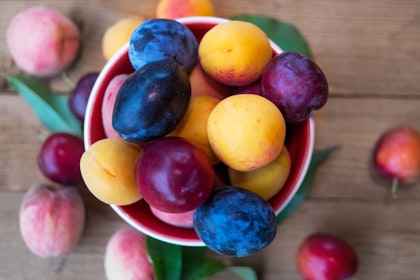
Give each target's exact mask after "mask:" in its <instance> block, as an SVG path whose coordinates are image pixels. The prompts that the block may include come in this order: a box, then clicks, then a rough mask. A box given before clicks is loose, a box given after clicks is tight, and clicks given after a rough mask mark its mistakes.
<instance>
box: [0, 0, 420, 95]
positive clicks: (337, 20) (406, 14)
mask: <svg viewBox="0 0 420 280" xmlns="http://www.w3.org/2000/svg"><path fill="white" fill-rule="evenodd" d="M4 2H5V3H4V5H3V7H5V9H6V10H4V12H3V15H4V16H2V17H1V18H0V28H1V30H6V28H7V25H8V23H9V22H10V20H11V18H12V17H13V15H15V14H16V13H17V12H19V11H20V10H22V9H24V8H27V7H30V6H34V5H39V4H44V5H49V6H51V7H55V8H58V9H60V10H61V11H63V12H64V13H67V14H69V15H71V16H72V17H73V18H74V19H75V20H76V21H77V22H78V23H79V24H81V26H82V40H83V49H82V52H81V54H80V57H79V59H78V61H77V63H76V64H75V65H74V67H73V68H71V69H70V71H69V75H70V76H71V78H73V79H74V80H77V79H78V78H79V77H80V76H81V75H82V74H83V73H85V72H87V71H99V70H100V69H101V68H102V66H103V65H104V63H105V61H104V59H103V58H102V54H101V52H100V48H101V39H102V35H103V33H104V32H105V30H106V28H107V27H108V26H109V25H111V24H112V23H113V22H115V21H116V20H117V19H119V18H121V17H124V16H129V15H130V16H132V15H142V16H143V17H145V18H152V17H154V11H155V10H154V9H155V4H154V2H153V1H142V2H140V3H136V2H133V1H122V2H118V4H115V2H113V1H110V0H108V1H101V4H100V5H97V4H95V3H96V2H97V1H80V0H78V1H71V2H65V3H62V1H57V0H54V1H24V0H19V1H10V0H9V1H4ZM213 2H214V5H215V7H216V12H217V15H218V16H222V17H231V16H234V15H237V14H245V13H248V14H264V15H267V16H271V17H274V18H277V19H279V20H283V21H286V22H290V23H292V24H294V25H295V26H296V27H297V28H298V29H299V30H300V31H301V32H302V34H303V35H304V36H305V38H306V39H307V40H308V41H309V43H310V46H311V48H312V50H313V52H314V55H315V60H316V61H317V62H318V63H319V64H320V66H321V67H322V69H323V70H324V71H325V73H326V75H327V77H328V79H329V82H330V85H331V91H332V92H333V93H335V94H340V95H352V94H358V95H401V96H419V95H420V85H419V83H417V80H418V77H419V76H420V64H419V63H417V62H418V59H419V58H420V40H419V39H418V38H420V20H419V19H418V13H417V11H418V10H419V8H420V1H419V0H402V1H392V0H387V1H381V2H377V1H373V0H371V1H352V2H351V3H349V2H339V1H333V0H328V1H321V0H318V1H309V0H306V1H299V2H296V3H295V2H292V1H286V0H284V1H282V0H276V1H274V0H273V1H266V2H264V5H260V4H259V3H258V2H255V1H246V2H244V3H243V4H241V7H240V8H239V7H238V5H237V2H235V1H233V0H224V1H221V0H214V1H213ZM82 7H86V8H82ZM104 15H106V16H104ZM0 45H5V37H1V38H0ZM416 61H417V62H416ZM11 71H16V69H14V68H13V67H12V66H11V60H10V55H9V54H8V52H6V51H5V50H4V49H3V50H1V52H0V72H11ZM55 82H56V83H57V84H58V85H59V89H61V90H63V91H68V87H66V86H65V84H64V83H63V82H62V81H61V79H56V80H55ZM0 85H1V86H2V87H3V88H4V86H5V83H4V81H2V82H1V83H0Z"/></svg>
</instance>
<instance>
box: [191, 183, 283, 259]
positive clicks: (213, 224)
mask: <svg viewBox="0 0 420 280" xmlns="http://www.w3.org/2000/svg"><path fill="white" fill-rule="evenodd" d="M194 229H195V231H196V232H197V235H198V236H199V238H200V239H201V240H202V241H203V242H204V244H206V246H207V247H209V248H210V249H211V250H213V251H215V252H217V253H219V254H223V255H228V256H233V257H244V256H248V255H251V254H254V253H256V252H258V251H260V250H261V249H263V248H265V247H266V246H268V244H270V243H271V241H272V240H273V239H274V237H275V235H276V230H277V224H276V216H275V214H274V211H273V209H272V208H271V206H270V204H268V202H267V201H265V200H263V199H262V198H261V197H259V196H258V195H257V194H255V193H253V192H250V191H248V190H245V189H241V188H237V187H231V186H223V187H219V188H216V189H215V190H214V192H213V194H212V195H211V197H210V198H209V199H208V200H207V201H206V202H205V203H204V204H203V205H201V206H199V207H198V208H197V209H196V211H195V214H194Z"/></svg>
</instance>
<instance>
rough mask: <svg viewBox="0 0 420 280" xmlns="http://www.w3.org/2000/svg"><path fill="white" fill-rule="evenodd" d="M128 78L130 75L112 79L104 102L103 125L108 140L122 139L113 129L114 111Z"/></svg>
mask: <svg viewBox="0 0 420 280" xmlns="http://www.w3.org/2000/svg"><path fill="white" fill-rule="evenodd" d="M127 78H128V74H119V75H117V76H115V77H114V78H112V80H111V81H110V82H109V84H108V86H107V88H106V90H105V93H104V100H103V101H102V124H103V126H104V131H105V135H106V136H107V137H108V138H120V136H119V135H118V134H117V133H116V132H115V130H114V128H113V127H112V111H113V110H114V103H115V98H116V97H117V94H118V90H119V89H120V87H121V85H122V84H123V83H124V81H125V80H126V79H127Z"/></svg>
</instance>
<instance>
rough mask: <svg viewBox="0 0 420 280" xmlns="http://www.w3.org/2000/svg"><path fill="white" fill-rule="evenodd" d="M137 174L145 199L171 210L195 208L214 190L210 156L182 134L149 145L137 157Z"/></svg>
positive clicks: (180, 210)
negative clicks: (181, 135)
mask: <svg viewBox="0 0 420 280" xmlns="http://www.w3.org/2000/svg"><path fill="white" fill-rule="evenodd" d="M134 174H135V180H136V184H137V186H138V188H139V191H140V193H141V194H142V196H143V198H144V200H146V201H147V202H148V203H149V204H150V205H151V206H152V207H154V208H156V209H158V210H161V211H164V212H169V213H182V212H188V211H192V210H194V209H195V208H196V207H198V206H199V205H201V204H202V203H204V201H206V200H207V198H208V197H209V196H210V195H211V193H212V191H213V189H214V171H213V166H212V165H211V162H210V159H209V158H208V157H207V155H206V154H205V152H204V151H203V150H201V149H200V148H199V147H198V146H195V145H194V144H192V143H190V142H188V141H187V140H185V139H183V138H180V137H164V138H161V139H158V140H156V141H153V142H151V143H149V144H147V145H146V146H145V147H144V148H143V150H142V151H141V153H140V155H139V156H138V158H137V160H136V165H135V173H134Z"/></svg>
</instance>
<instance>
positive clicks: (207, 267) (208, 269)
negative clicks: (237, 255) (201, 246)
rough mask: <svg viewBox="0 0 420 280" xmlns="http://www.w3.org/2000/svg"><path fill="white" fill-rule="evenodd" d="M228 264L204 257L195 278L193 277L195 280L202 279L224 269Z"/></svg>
mask: <svg viewBox="0 0 420 280" xmlns="http://www.w3.org/2000/svg"><path fill="white" fill-rule="evenodd" d="M227 267H228V266H227V265H226V264H225V263H223V262H222V261H219V260H217V259H213V258H209V257H206V258H205V259H204V262H203V264H202V266H201V268H200V270H199V271H198V272H197V276H196V277H197V278H194V279H196V280H200V279H204V278H207V277H210V276H212V275H214V274H216V273H218V272H220V271H222V270H224V269H226V268H227Z"/></svg>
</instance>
